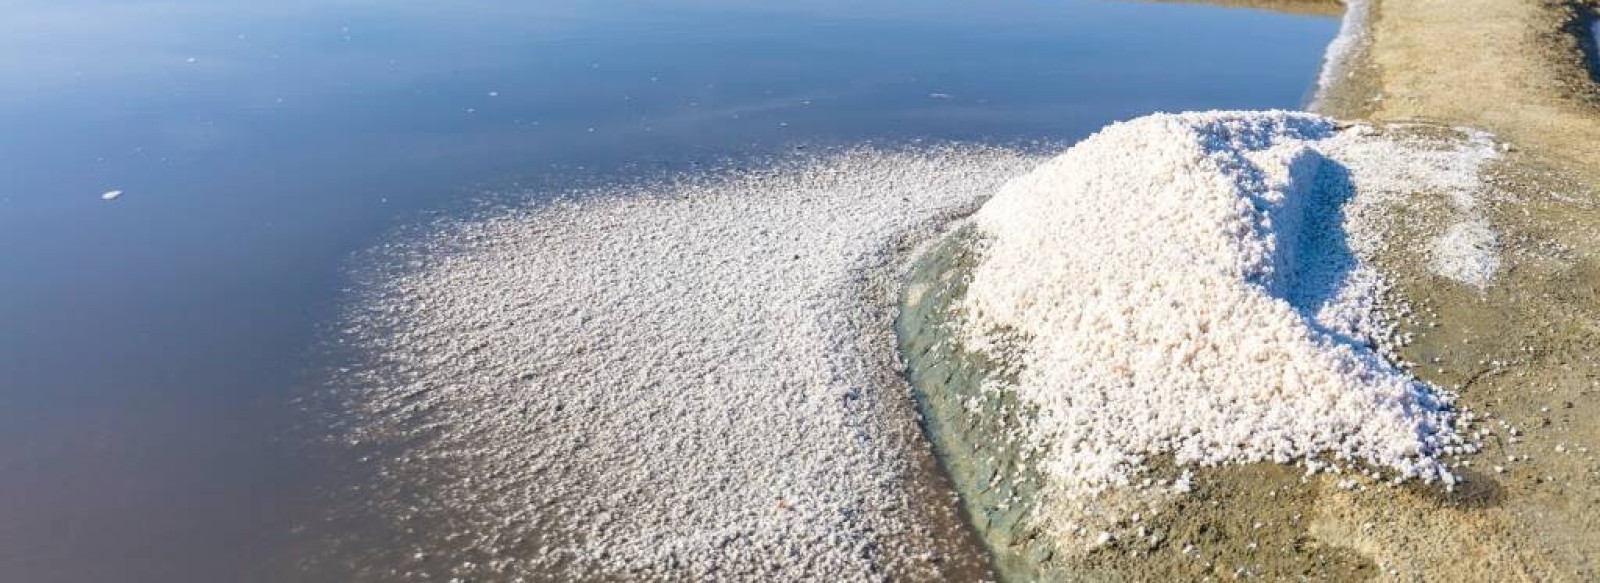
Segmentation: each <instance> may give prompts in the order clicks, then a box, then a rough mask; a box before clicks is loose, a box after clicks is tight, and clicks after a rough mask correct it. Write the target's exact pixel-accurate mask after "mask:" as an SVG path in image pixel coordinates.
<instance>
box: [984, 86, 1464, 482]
mask: <svg viewBox="0 0 1600 583" xmlns="http://www.w3.org/2000/svg"><path fill="white" fill-rule="evenodd" d="M1350 133H1351V132H1343V134H1342V133H1341V132H1339V131H1337V130H1336V129H1335V127H1334V126H1333V124H1332V123H1331V122H1330V120H1327V119H1326V118H1322V117H1318V116H1314V115H1310V114H1298V113H1285V112H1265V113H1203V114H1182V115H1166V114H1162V115H1155V116H1150V117H1146V118H1141V119H1138V120H1134V121H1131V122H1126V123H1121V124H1116V125H1113V126H1110V127H1108V128H1106V129H1105V130H1102V131H1101V132H1100V133H1098V134H1096V135H1095V136H1092V137H1090V138H1089V139H1087V140H1085V141H1083V142H1082V143H1080V144H1078V145H1077V146H1075V147H1074V148H1072V149H1071V150H1069V151H1068V152H1067V153H1065V154H1063V155H1061V156H1060V157H1058V158H1056V159H1054V160H1052V161H1050V162H1048V163H1046V164H1044V165H1043V166H1041V167H1040V168H1039V169H1037V170H1035V171H1034V172H1032V173H1031V174H1028V175H1026V176H1024V177H1022V178H1019V179H1017V180H1015V181H1013V182H1011V183H1009V184H1008V185H1007V186H1005V187H1004V188H1003V189H1001V191H1000V192H999V194H998V195H996V196H995V197H994V199H992V200H991V201H990V202H988V203H987V204H985V205H984V207H983V208H982V210H980V211H979V212H978V213H977V215H976V216H975V218H974V223H975V225H976V227H977V229H978V231H979V233H980V234H981V238H980V240H981V243H980V244H979V245H980V255H981V259H980V260H979V263H978V264H977V265H976V266H975V267H974V270H973V273H972V281H971V284H970V286H969V287H968V291H967V294H968V295H967V297H966V298H965V299H964V300H963V301H962V302H961V303H960V304H959V306H958V307H959V309H961V310H962V311H963V312H964V314H965V316H964V321H963V324H962V328H963V329H962V330H961V332H960V333H961V335H962V336H963V340H964V341H965V342H967V343H968V345H969V346H970V347H972V348H975V349H978V350H982V351H985V352H989V353H990V354H992V355H994V356H996V357H998V358H999V359H1000V360H1002V361H1004V362H1008V363H1010V364H1012V365H1015V366H1016V367H1017V368H1018V369H1019V374H1018V376H1017V377H1016V379H1015V383H1014V384H1013V385H1010V386H1004V387H1000V386H996V387H994V388H1000V389H1009V390H1015V392H1016V394H1017V395H1018V397H1019V398H1020V399H1021V400H1023V401H1024V402H1026V403H1029V404H1031V405H1034V406H1036V407H1037V409H1038V416H1037V419H1036V420H1035V421H1034V424H1033V427H1032V431H1031V435H1030V443H1031V445H1032V446H1034V447H1036V448H1038V449H1039V450H1040V451H1041V452H1042V453H1043V458H1042V459H1041V461H1040V470H1041V471H1042V472H1043V473H1045V475H1047V476H1048V477H1049V478H1050V480H1051V482H1052V484H1053V487H1054V488H1055V489H1056V492H1057V494H1059V495H1064V496H1066V497H1067V498H1074V497H1082V496H1088V495H1093V494H1096V493H1098V492H1101V491H1103V490H1104V489H1106V488H1108V487H1111V486H1117V485H1126V484H1127V483H1129V479H1130V477H1131V475H1132V474H1133V473H1134V472H1135V471H1136V470H1137V469H1138V467H1139V466H1140V464H1141V463H1142V461H1143V459H1144V458H1145V457H1146V456H1149V455H1159V454H1170V455H1171V456H1173V458H1174V459H1175V460H1176V461H1177V462H1178V463H1180V464H1200V465H1214V464H1222V463H1230V462H1252V461H1275V462H1280V463H1288V462H1292V461H1296V460H1301V461H1307V462H1308V465H1310V466H1311V467H1313V468H1316V467H1320V466H1321V464H1322V462H1326V461H1330V460H1338V461H1339V462H1340V463H1348V462H1349V461H1363V462H1367V463H1370V464H1374V465H1377V466H1386V467H1388V468H1390V469H1392V470H1393V471H1394V472H1396V473H1398V475H1400V476H1403V477H1414V478H1422V479H1425V480H1435V479H1442V480H1445V481H1447V482H1450V481H1453V478H1452V476H1451V475H1450V474H1449V472H1448V471H1447V470H1446V469H1445V468H1444V466H1443V465H1441V464H1440V462H1438V461H1437V460H1436V459H1435V456H1436V455H1439V454H1440V453H1441V452H1442V451H1443V449H1444V448H1445V447H1446V446H1450V445H1453V444H1457V443H1460V442H1461V440H1460V438H1459V437H1458V436H1456V435H1455V433H1454V432H1453V431H1452V430H1451V422H1452V418H1453V414H1452V413H1451V412H1450V411H1449V410H1448V409H1447V407H1446V405H1447V403H1446V402H1444V399H1442V398H1441V397H1439V396H1437V395H1435V394H1434V393H1433V392H1432V391H1430V389H1429V387H1427V386H1425V385H1424V384H1422V383H1420V382H1418V381H1416V380H1414V379H1412V378H1411V377H1409V376H1408V375H1406V374H1404V373H1403V372H1401V371H1399V370H1397V369H1396V368H1395V367H1394V366H1392V365H1390V364H1389V363H1387V362H1385V361H1384V359H1383V358H1382V357H1380V356H1379V355H1378V354H1377V353H1376V352H1375V350H1374V349H1373V347H1372V338H1373V337H1374V336H1376V335H1378V334H1379V333H1380V332H1381V331H1379V330H1373V329H1372V327H1373V326H1374V325H1375V324H1374V321H1373V320H1371V319H1370V314H1371V312H1372V311H1373V307H1374V306H1375V305H1376V303H1377V301H1376V294H1377V293H1378V291H1379V289H1380V288H1379V285H1378V283H1377V279H1378V278H1377V277H1376V275H1375V272H1374V271H1373V270H1372V269H1371V268H1370V267H1368V266H1366V265H1365V264H1364V263H1362V262H1361V261H1359V260H1358V259H1357V258H1356V255H1355V254H1354V253H1352V252H1351V250H1350V249H1348V248H1347V247H1345V245H1346V243H1345V242H1344V239H1343V232H1344V231H1343V228H1342V225H1341V218H1340V217H1341V212H1342V211H1341V208H1342V205H1343V203H1344V199H1346V198H1348V197H1351V196H1352V195H1354V194H1355V193H1357V192H1359V191H1360V190H1361V188H1362V185H1361V184H1360V182H1359V178H1360V177H1361V176H1363V175H1371V176H1379V177H1382V176H1392V175H1395V174H1396V173H1397V172H1396V171H1395V170H1394V169H1393V168H1391V166H1393V165H1394V164H1395V161H1396V159H1395V158H1393V157H1394V156H1397V155H1398V156H1401V158H1399V159H1398V160H1402V161H1403V160H1404V158H1403V156H1404V154H1405V152H1404V150H1403V149H1400V148H1398V147H1390V148H1387V149H1385V148H1376V149H1373V148H1368V150H1365V151H1366V152H1367V156H1363V157H1361V159H1355V160H1348V162H1349V164H1348V165H1347V164H1346V162H1347V161H1346V160H1341V159H1340V155H1341V154H1342V153H1343V152H1346V151H1357V150H1359V149H1358V148H1352V147H1351V145H1352V144H1356V143H1359V144H1365V145H1367V146H1370V145H1372V144H1374V143H1378V142H1379V141H1380V140H1378V139H1377V138H1369V137H1362V136H1359V135H1356V136H1351V135H1344V134H1350ZM1379 154H1381V155H1382V156H1383V158H1384V159H1383V160H1379V159H1377V158H1375V157H1373V156H1374V155H1379ZM1401 163H1403V162H1401ZM1400 174H1403V172H1401V173H1400ZM1379 186H1385V185H1382V184H1380V185H1379ZM1390 186H1392V185H1390ZM1317 460H1322V462H1319V461H1317Z"/></svg>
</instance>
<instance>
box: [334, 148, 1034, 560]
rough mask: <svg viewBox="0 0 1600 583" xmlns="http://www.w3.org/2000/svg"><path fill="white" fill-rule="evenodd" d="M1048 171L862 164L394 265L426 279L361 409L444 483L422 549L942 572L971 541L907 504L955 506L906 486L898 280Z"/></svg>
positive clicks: (543, 210) (380, 345)
mask: <svg viewBox="0 0 1600 583" xmlns="http://www.w3.org/2000/svg"><path fill="white" fill-rule="evenodd" d="M1039 160H1040V158H1039V157H1038V156H1034V155H1025V154H1021V153H1017V152H1013V151H1007V150H1001V149H989V148H958V149H947V150H936V151H931V152H911V153H889V152H875V151H869V150H863V151H858V152H853V153H846V154H842V155H837V156H835V157H831V158H824V159H821V160H813V161H804V162H800V163H798V164H797V165H792V166H790V167H783V168H779V169H777V171H771V170H768V171H751V172H746V173H737V174H734V175H731V176H727V175H724V176H713V177H709V178H707V177H701V178H698V179H688V180H686V181H685V182H682V183H675V184H656V185H644V186H640V187H638V188H635V189H624V190H622V191H615V192H610V193H600V194H585V195H583V196H582V197H580V198H578V199H577V200H573V201H571V202H562V203H556V204H551V205H548V206H544V207H540V208H532V209H522V210H514V211H510V212H507V213H504V214H501V215H498V216H491V217H490V218H488V219H486V220H477V221H472V220H469V221H464V222H462V223H460V224H456V225H453V226H450V227H448V228H444V229H442V230H439V231H438V232H437V233H435V234H433V235H431V236H429V237H428V238H427V239H425V240H423V241H420V242H417V243H413V244H411V245H410V248H402V249H398V250H395V251H393V252H392V253H391V255H393V256H394V260H395V261H397V262H399V263H401V264H407V263H413V262H414V264H415V267H413V268H411V269H409V270H406V271H405V272H404V273H402V274H399V275H392V276H388V277H384V278H379V281H378V282H377V283H375V284H374V285H373V289H371V290H368V295H369V296H370V297H369V298H368V300H367V301H366V302H365V304H366V305H365V306H364V307H363V308H362V309H361V311H360V312H359V313H357V314H356V315H355V317H354V318H353V319H352V322H351V325H350V332H351V333H352V335H353V342H354V344H355V345H356V346H357V347H358V348H361V349H363V350H365V351H368V352H371V353H373V354H374V358H375V361H376V362H377V363H378V364H377V366H376V367H375V368H374V369H373V370H371V371H366V373H365V374H363V375H361V376H365V377H366V379H367V380H366V381H364V382H363V384H364V385H367V386H368V387H369V388H367V389H365V390H364V392H363V394H361V395H359V398H358V399H356V400H357V402H358V404H357V408H358V411H359V412H360V414H361V418H362V419H364V420H365V421H364V422H365V423H366V424H367V425H368V426H369V427H368V429H369V431H368V433H369V434H371V436H382V435H383V434H384V433H392V434H394V435H389V436H387V437H384V439H385V440H387V441H390V442H393V443H398V444H403V447H404V449H405V451H406V452H407V453H405V454H404V455H402V456H400V458H399V459H398V460H396V461H395V462H394V463H393V464H388V467H385V468H384V472H385V473H387V474H392V475H396V476H400V477H401V479H404V480H410V481H412V482H413V485H412V488H413V489H416V490H421V491H425V492H427V494H426V495H425V496H423V499H424V500H425V501H426V504H424V505H422V506H421V507H420V508H419V507H411V508H398V509H393V511H392V512H391V513H392V514H395V516H394V517H393V518H396V519H399V520H405V521H409V522H408V523H423V524H426V523H430V522H438V523H443V524H446V525H449V528H447V529H445V528H441V529H438V531H437V532H431V531H430V532H426V533H425V534H423V535H422V536H423V539H422V540H420V541H418V542H417V543H416V544H417V545H418V546H417V548H415V549H414V550H415V551H416V552H417V553H418V556H436V557H453V558H455V559H456V560H458V561H461V560H465V559H466V558H467V557H472V558H473V560H474V561H475V564H472V565H467V566H465V567H461V566H460V565H453V566H450V569H449V572H448V573H435V576H457V575H460V576H478V577H481V576H488V575H492V576H494V577H495V578H497V579H506V580H510V579H512V578H514V577H515V576H526V577H529V578H530V579H533V580H542V579H573V578H594V577H602V578H608V577H609V578H614V577H621V578H623V579H627V580H646V579H660V580H674V581H678V580H761V581H768V580H876V579H883V578H894V579H908V578H909V579H927V578H936V577H937V575H936V573H937V572H936V571H926V569H928V568H929V567H928V565H930V564H931V563H929V562H928V561H927V559H928V558H929V556H930V555H937V554H938V551H939V549H941V548H948V545H953V544H961V543H959V542H958V541H935V540H931V538H930V537H931V536H932V535H930V534H929V533H928V532H925V531H924V529H922V528H921V526H920V525H918V524H916V517H915V515H914V514H913V513H912V511H911V510H909V509H910V508H913V507H914V506H915V505H916V504H927V500H930V499H941V498H943V497H945V496H948V493H944V492H914V491H912V490H911V489H910V488H909V487H908V485H907V483H906V475H907V471H908V468H907V464H909V463H910V462H909V461H908V460H909V459H910V456H909V454H908V450H907V448H908V447H913V446H915V445H914V441H913V440H916V439H918V436H917V432H916V429H915V426H914V425H913V424H912V423H911V421H910V420H911V419H912V418H913V417H912V415H913V413H912V412H911V408H910V407H909V405H908V396H907V393H908V391H909V388H908V387H906V385H905V383H904V381H903V380H902V379H900V377H899V372H898V371H899V367H898V364H897V362H898V359H897V357H896V354H895V348H894V346H895V345H894V340H893V332H892V330H893V329H892V319H893V309H894V308H893V306H894V305H895V303H896V301H895V300H896V296H897V287H898V275H899V270H900V268H901V267H900V266H901V265H902V264H904V263H905V260H906V259H907V257H906V254H907V253H909V252H910V250H911V247H910V245H912V244H913V243H914V242H915V241H916V240H918V239H919V238H922V237H930V236H932V235H933V234H935V233H936V232H938V231H939V230H940V229H941V228H942V227H943V225H945V224H947V223H948V222H950V221H951V220H952V219H954V218H956V217H959V216H962V215H965V214H968V213H970V212H972V211H973V210H975V208H976V205H977V203H978V201H980V200H982V199H983V198H984V197H987V196H989V195H991V194H992V193H994V192H995V191H996V190H998V189H999V187H1000V186H1001V185H1002V184H1003V183H1004V181H1006V180H1008V179H1010V178H1011V177H1014V176H1016V175H1019V174H1022V173H1025V172H1026V171H1027V170H1028V169H1029V168H1031V167H1032V166H1033V165H1035V164H1037V162H1038V161H1039ZM917 447H920V446H917ZM941 545H944V546H941ZM409 555H410V551H406V556H409ZM494 557H518V559H517V560H516V561H505V560H497V559H495V558H494ZM436 566H437V565H436V564H435V565H427V564H419V565H412V566H411V567H414V568H415V569H417V570H422V571H426V570H429V569H431V568H432V567H436ZM401 567H402V568H406V566H405V565H402V566H401Z"/></svg>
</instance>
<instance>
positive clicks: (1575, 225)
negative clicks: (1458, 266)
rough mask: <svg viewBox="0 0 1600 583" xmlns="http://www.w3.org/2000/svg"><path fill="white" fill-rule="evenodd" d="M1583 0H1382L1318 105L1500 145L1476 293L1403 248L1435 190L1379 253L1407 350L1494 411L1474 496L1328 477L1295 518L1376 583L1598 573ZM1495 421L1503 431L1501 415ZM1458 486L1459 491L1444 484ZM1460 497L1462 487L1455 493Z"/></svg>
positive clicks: (1595, 351)
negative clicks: (1376, 571)
mask: <svg viewBox="0 0 1600 583" xmlns="http://www.w3.org/2000/svg"><path fill="white" fill-rule="evenodd" d="M1590 10H1591V8H1590V7H1589V6H1585V5H1583V4H1580V3H1575V2H1564V1H1560V0H1381V1H1380V2H1378V4H1377V6H1376V13H1375V18H1374V19H1373V22H1372V25H1371V31H1370V32H1371V39H1370V42H1371V44H1370V45H1369V46H1368V47H1367V50H1366V51H1365V60H1364V62H1363V63H1361V64H1360V69H1358V71H1359V73H1358V75H1357V81H1356V82H1353V83H1349V84H1347V85H1345V86H1341V87H1336V88H1334V89H1335V94H1336V95H1337V97H1338V99H1336V100H1333V101H1331V102H1330V106H1329V107H1330V109H1331V110H1332V111H1331V112H1330V113H1333V114H1335V115H1339V116H1342V117H1349V118H1365V119H1370V120H1373V121H1380V122H1404V121H1428V122H1435V123H1439V124H1446V125H1452V126H1454V125H1468V126H1474V127H1478V128H1483V129H1487V130H1489V131H1492V132H1494V133H1495V134H1497V135H1498V136H1499V137H1500V139H1503V140H1506V141H1507V142H1508V143H1509V144H1510V147H1509V150H1510V151H1508V152H1507V153H1506V156H1505V158H1504V159H1503V161H1502V162H1500V163H1499V164H1498V165H1497V166H1496V167H1495V168H1493V169H1492V170H1491V172H1492V174H1493V176H1492V177H1491V179H1490V180H1491V182H1492V183H1493V184H1494V185H1495V186H1496V188H1497V189H1498V190H1499V192H1498V193H1497V195H1495V196H1491V197H1489V200H1488V201H1487V208H1485V209H1484V211H1485V214H1486V215H1487V218H1488V219H1489V221H1490V222H1491V223H1492V224H1493V226H1494V228H1495V229H1497V230H1499V231H1500V232H1501V241H1502V244H1503V246H1504V249H1503V251H1502V253H1503V256H1504V261H1505V266H1504V267H1503V268H1502V270H1501V272H1500V274H1499V275H1497V279H1496V280H1495V281H1494V282H1493V283H1492V284H1491V285H1490V286H1489V287H1488V288H1487V289H1485V290H1482V291H1479V290H1476V289H1472V288H1470V287H1467V286H1463V285H1460V284H1455V283H1452V282H1448V281H1444V280H1442V279H1441V278H1438V277H1436V276H1432V275H1430V274H1429V273H1428V269H1427V268H1426V261H1425V260H1424V258H1423V257H1422V254H1421V253H1418V252H1416V251H1415V250H1417V249H1425V248H1426V241H1427V237H1429V236H1431V235H1432V234H1434V233H1437V232H1438V231H1439V230H1440V229H1442V228H1443V223H1444V222H1445V221H1446V219H1443V218H1442V217H1443V215H1444V214H1445V213H1442V212H1440V210H1441V206H1442V205H1443V202H1442V201H1440V200H1439V197H1438V196H1436V195H1433V194H1431V193H1417V194H1416V196H1414V197H1413V201H1412V203H1411V207H1410V208H1409V209H1407V212H1408V214H1409V215H1410V217H1408V218H1409V219H1410V220H1406V221H1401V222H1400V223H1401V224H1402V225H1401V227H1400V228H1398V229H1397V230H1396V232H1394V233H1392V234H1391V237H1392V241H1393V242H1394V243H1395V244H1394V245H1393V246H1392V249H1394V250H1395V251H1393V252H1391V253H1389V254H1388V256H1387V257H1383V258H1382V259H1381V262H1382V263H1383V267H1384V271H1386V272H1387V273H1388V274H1389V275H1390V277H1391V278H1392V279H1393V280H1394V282H1395V283H1396V286H1397V287H1396V291H1397V292H1398V296H1399V297H1400V298H1401V299H1403V300H1404V301H1406V302H1407V303H1409V304H1410V305H1411V306H1412V307H1413V308H1414V309H1415V314H1417V316H1418V317H1415V318H1413V319H1412V320H1411V321H1410V322H1409V323H1408V325H1407V327H1406V328H1407V331H1408V332H1410V333H1413V334H1415V335H1416V340H1415V342H1413V343H1412V344H1411V345H1410V346H1408V347H1407V348H1406V349H1405V351H1404V352H1403V354H1404V355H1405V357H1406V358H1407V359H1408V360H1410V361H1412V362H1417V363H1422V364H1421V365H1420V366H1419V367H1418V368H1417V373H1418V375H1419V376H1420V377H1421V378H1423V379H1424V380H1426V381H1429V382H1431V383H1434V384H1436V385H1441V386H1447V387H1459V390H1460V393H1461V397H1462V399H1461V405H1462V406H1463V407H1465V408H1467V409H1469V410H1472V411H1475V412H1478V413H1479V414H1484V415H1487V416H1489V417H1490V418H1491V419H1494V420H1496V421H1494V422H1491V424H1490V425H1491V427H1496V428H1498V429H1499V431H1496V432H1495V433H1494V434H1492V435H1486V436H1484V440H1483V444H1484V446H1485V450H1484V452H1483V453H1481V454H1479V455H1477V456H1473V457H1471V458H1469V459H1470V460H1471V462H1472V463H1473V466H1471V468H1470V469H1468V470H1467V471H1468V472H1469V476H1470V478H1471V480H1472V482H1473V483H1474V486H1473V487H1472V488H1469V491H1470V492H1475V493H1476V494H1474V495H1472V496H1468V497H1467V498H1465V499H1458V500H1454V501H1450V500H1440V499H1438V498H1437V497H1435V496H1431V495H1428V494H1425V493H1422V492H1420V491H1417V490H1411V489H1396V488H1373V489H1367V490H1362V491H1340V490H1334V489H1324V490H1325V491H1329V493H1328V494H1326V495H1323V496H1320V497H1319V498H1318V500H1317V504H1316V507H1317V512H1316V518H1315V519H1314V521H1313V523H1312V526H1311V529H1310V532H1311V533H1312V534H1313V535H1314V536H1316V537H1317V538H1319V539H1321V540H1323V541H1325V542H1328V543H1331V544H1336V545H1340V546H1345V547H1349V548H1353V549H1355V550H1357V551H1358V552H1360V553H1361V554H1362V555H1365V556H1367V557H1369V558H1370V559H1372V560H1374V561H1375V562H1376V563H1377V564H1378V565H1380V566H1381V567H1382V569H1381V573H1382V574H1383V575H1384V578H1392V579H1405V580H1424V581H1467V580H1478V581H1517V580H1534V581H1550V580H1580V581H1581V580H1594V579H1595V578H1597V577H1600V570H1597V568H1600V564H1597V561H1600V534H1597V533H1600V463H1597V461H1596V458H1595V451H1596V450H1600V426H1597V425H1596V424H1595V423H1594V421H1593V420H1594V419H1595V418H1596V414H1597V413H1600V380H1597V379H1600V363H1597V360H1596V359H1597V356H1600V295H1597V294H1600V292H1597V285H1600V230H1597V229H1596V228H1595V227H1594V225H1597V224H1600V208H1597V206H1596V201H1597V199H1596V186H1597V185H1600V89H1597V86H1596V85H1595V83H1594V81H1593V79H1594V78H1593V76H1592V74H1591V72H1590V71H1591V69H1590V65H1591V63H1590V62H1589V59H1588V57H1587V56H1586V55H1587V54H1592V50H1593V47H1592V46H1591V45H1592V40H1590V38H1589V36H1588V33H1587V24H1588V19H1589V18H1591V14H1592V12H1590ZM1501 421H1503V422H1504V425H1501V423H1500V422H1501ZM1458 498H1459V497H1458ZM1463 500H1464V501H1463Z"/></svg>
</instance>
